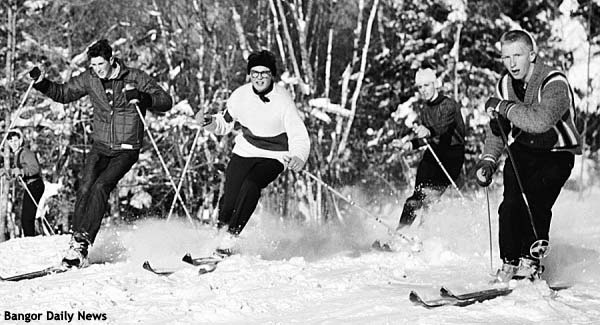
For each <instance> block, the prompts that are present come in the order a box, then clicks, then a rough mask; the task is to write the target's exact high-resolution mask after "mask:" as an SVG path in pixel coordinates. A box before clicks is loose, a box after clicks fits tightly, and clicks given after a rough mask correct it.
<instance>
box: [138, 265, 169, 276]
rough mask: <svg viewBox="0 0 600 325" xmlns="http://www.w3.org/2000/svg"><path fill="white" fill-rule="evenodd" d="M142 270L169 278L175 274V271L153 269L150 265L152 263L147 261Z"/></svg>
mask: <svg viewBox="0 0 600 325" xmlns="http://www.w3.org/2000/svg"><path fill="white" fill-rule="evenodd" d="M142 268H143V269H144V270H146V271H150V272H152V273H154V274H156V275H161V276H169V275H171V274H173V273H175V270H159V269H155V268H153V267H152V265H150V261H145V262H144V264H142Z"/></svg>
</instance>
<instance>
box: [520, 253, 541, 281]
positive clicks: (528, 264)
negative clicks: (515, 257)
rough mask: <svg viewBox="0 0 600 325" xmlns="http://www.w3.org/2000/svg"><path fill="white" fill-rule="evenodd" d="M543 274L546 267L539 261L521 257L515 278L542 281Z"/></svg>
mask: <svg viewBox="0 0 600 325" xmlns="http://www.w3.org/2000/svg"><path fill="white" fill-rule="evenodd" d="M543 272H544V267H543V266H542V265H541V264H540V261H539V260H536V259H533V258H531V257H521V258H520V260H519V269H518V270H517V272H516V273H515V275H514V278H515V279H518V280H521V279H528V280H531V281H535V280H540V279H541V278H542V273H543Z"/></svg>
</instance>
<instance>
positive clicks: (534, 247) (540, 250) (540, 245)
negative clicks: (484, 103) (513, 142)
mask: <svg viewBox="0 0 600 325" xmlns="http://www.w3.org/2000/svg"><path fill="white" fill-rule="evenodd" d="M496 114H497V113H496ZM496 122H497V123H498V129H500V135H501V136H502V142H503V143H504V146H505V147H506V152H507V153H508V160H510V164H511V165H512V168H513V170H514V171H515V178H516V179H517V185H518V186H519V191H521V197H522V198H523V203H525V208H526V210H527V215H528V216H529V222H530V224H531V229H532V230H533V236H534V237H535V239H536V240H535V242H534V243H533V244H531V247H530V248H529V252H530V253H531V256H532V257H535V258H538V259H541V258H542V257H545V256H547V255H548V252H549V249H550V248H549V247H550V246H549V245H550V243H549V242H548V241H547V240H545V239H539V238H540V237H539V236H538V233H537V230H536V228H535V222H534V220H533V213H531V208H530V206H529V201H528V200H527V195H525V188H524V187H523V183H521V177H520V176H519V171H518V170H517V162H516V161H515V159H514V157H513V155H512V150H510V148H509V146H508V138H507V136H506V134H505V133H504V129H503V128H502V125H501V124H500V120H499V119H498V118H496Z"/></svg>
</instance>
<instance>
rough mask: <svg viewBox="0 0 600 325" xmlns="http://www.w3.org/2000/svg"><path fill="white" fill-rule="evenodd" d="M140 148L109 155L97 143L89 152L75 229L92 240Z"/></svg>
mask: <svg viewBox="0 0 600 325" xmlns="http://www.w3.org/2000/svg"><path fill="white" fill-rule="evenodd" d="M138 157H139V151H138V150H131V151H122V152H119V153H116V154H114V155H106V154H103V153H101V152H99V151H98V150H97V149H95V147H92V150H91V151H90V153H89V154H88V156H87V159H86V161H85V166H84V168H83V175H82V176H81V184H80V186H79V191H78V192H77V200H76V201H75V212H74V214H73V223H72V225H73V232H74V233H76V234H80V235H84V238H86V237H87V239H88V240H89V241H90V243H93V242H94V240H95V239H96V235H97V234H98V231H99V230H100V225H101V224H102V217H103V216H104V213H105V212H106V209H107V207H108V197H109V195H110V192H111V191H112V190H113V189H114V188H115V186H117V183H118V182H119V180H120V179H121V178H123V176H125V174H126V173H127V172H128V171H129V169H131V166H133V164H135V162H136V161H137V160H138Z"/></svg>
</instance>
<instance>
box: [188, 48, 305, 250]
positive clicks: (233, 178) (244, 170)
mask: <svg viewBox="0 0 600 325" xmlns="http://www.w3.org/2000/svg"><path fill="white" fill-rule="evenodd" d="M247 73H248V75H249V76H250V82H249V83H246V84H244V85H242V86H240V87H239V88H237V89H236V90H234V91H233V93H232V94H231V96H230V97H229V99H228V101H227V108H226V110H225V111H224V112H223V113H222V114H216V115H211V116H207V117H204V116H203V115H202V114H199V115H198V116H197V119H199V120H201V121H199V122H200V123H203V124H207V123H208V124H207V125H205V129H206V130H208V131H210V132H213V133H215V134H219V135H222V134H226V133H228V132H230V131H232V130H233V128H234V126H235V124H239V126H240V132H239V133H238V135H237V136H236V138H235V146H234V147H233V154H232V156H231V159H230V161H229V164H228V166H227V169H226V171H225V188H224V193H223V195H222V197H221V199H220V201H219V220H218V227H219V228H224V229H225V228H226V229H227V232H228V235H227V236H225V238H224V240H222V241H221V244H220V245H219V247H218V248H217V253H222V254H225V255H229V254H231V253H232V252H234V251H235V249H236V247H235V244H236V238H237V236H238V235H239V234H240V232H241V231H242V229H244V227H245V226H246V223H247V222H248V220H249V219H250V217H251V216H252V213H253V212H254V210H255V209H256V205H257V204H258V200H259V198H260V193H261V190H262V189H263V188H265V187H266V186H267V185H269V184H270V183H271V182H273V181H274V180H275V179H276V178H277V176H278V175H279V174H280V173H281V172H283V171H284V170H285V169H286V168H289V169H291V170H293V171H300V170H301V169H302V167H303V166H304V164H305V163H306V161H307V159H308V155H309V151H310V138H309V136H308V132H307V130H306V127H305V125H304V122H303V121H302V119H301V118H300V115H299V114H298V110H297V109H296V104H295V103H294V101H293V100H292V97H291V95H290V93H289V92H288V91H287V90H286V89H285V88H284V87H282V86H280V85H278V84H276V83H275V82H274V80H275V77H276V75H277V68H276V65H275V56H274V55H273V54H272V53H271V52H269V51H260V52H257V53H252V54H251V55H250V56H249V57H248V66H247Z"/></svg>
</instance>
